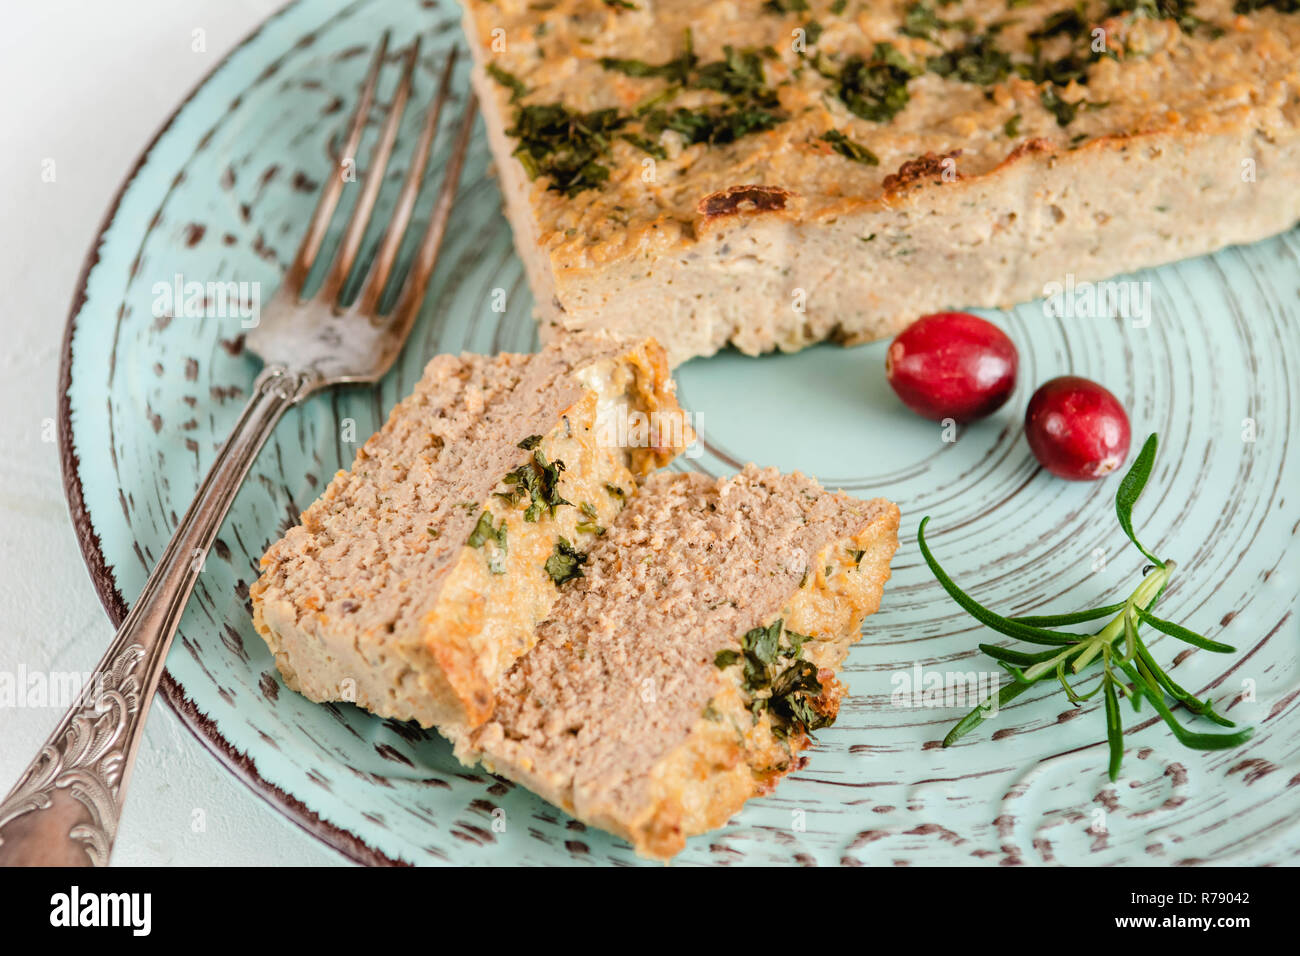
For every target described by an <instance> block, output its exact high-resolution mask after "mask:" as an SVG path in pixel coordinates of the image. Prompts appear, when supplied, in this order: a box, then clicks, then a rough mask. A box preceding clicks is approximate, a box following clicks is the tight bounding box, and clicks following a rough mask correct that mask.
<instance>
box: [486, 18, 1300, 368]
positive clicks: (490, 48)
mask: <svg viewBox="0 0 1300 956" xmlns="http://www.w3.org/2000/svg"><path fill="white" fill-rule="evenodd" d="M465 6H466V18H465V28H466V33H467V35H468V37H469V39H470V45H471V47H472V48H473V50H474V52H475V57H476V62H477V66H476V69H475V73H474V78H475V83H476V86H477V89H478V91H479V93H480V97H481V99H482V100H483V103H484V109H485V115H486V119H487V129H488V135H489V139H490V142H491V145H492V149H493V153H494V155H495V157H496V161H497V168H498V173H499V176H500V181H501V185H502V192H503V195H504V198H505V202H506V212H507V215H508V217H509V219H510V222H511V225H512V227H513V229H514V234H515V241H516V245H517V247H518V249H519V252H520V254H521V256H522V258H523V260H524V262H525V265H526V267H527V271H528V275H529V280H530V283H531V285H532V287H533V291H534V294H535V296H536V299H537V308H538V317H539V319H540V320H541V322H542V330H543V335H544V336H549V335H552V334H555V333H556V332H558V331H560V330H564V329H582V328H591V327H611V328H624V327H625V328H635V329H637V330H639V333H640V334H649V335H654V336H656V337H657V338H658V339H659V340H660V341H662V342H663V343H664V345H665V348H666V349H667V350H668V353H669V358H670V361H671V362H672V363H673V364H676V363H678V362H680V361H683V360H685V359H686V358H689V357H691V356H693V355H705V354H710V353H712V352H714V351H716V350H718V349H719V348H721V347H722V346H724V345H726V344H727V343H732V344H734V345H736V346H737V347H738V348H740V349H741V350H742V351H745V352H749V353H758V352H763V351H768V350H771V349H774V348H780V349H787V350H790V349H797V348H800V347H802V346H804V345H806V344H809V343H811V342H814V341H818V340H822V339H835V340H839V341H844V342H858V341H865V340H869V339H873V338H879V337H881V336H886V335H889V334H892V333H893V332H895V331H897V330H898V329H899V328H901V327H902V326H904V325H905V324H906V323H908V322H909V321H911V320H912V319H914V318H915V317H916V316H917V315H920V314H923V313H926V312H931V311H935V310H937V309H941V308H952V307H963V306H965V307H973V306H1007V305H1011V304H1014V303H1016V302H1020V301H1026V300H1029V299H1032V298H1035V297H1037V296H1039V295H1042V294H1044V286H1045V285H1047V284H1048V283H1051V282H1061V281H1064V279H1065V276H1066V275H1067V274H1071V275H1073V276H1074V278H1075V279H1076V280H1077V281H1091V280H1098V279H1102V278H1105V277H1107V276H1110V275H1114V274H1117V273H1121V272H1128V271H1132V270H1134V269H1136V268H1141V267H1147V266H1153V265H1158V264H1161V263H1164V262H1168V261H1172V260H1175V259H1179V258H1183V257H1186V256H1192V255H1198V254H1201V253H1205V252H1208V251H1212V250H1214V249H1217V248H1220V247H1222V246H1225V245H1229V244H1232V243H1243V242H1251V241H1254V240H1257V239H1260V238H1263V237H1265V236H1268V235H1271V234H1274V233H1277V232H1280V231H1282V230H1285V229H1287V228H1289V227H1291V226H1292V225H1294V224H1295V223H1296V222H1297V220H1300V122H1298V120H1300V92H1298V91H1300V10H1297V8H1296V7H1295V5H1294V4H1291V3H1287V2H1281V0H1195V2H1194V3H1193V2H1191V0H1170V2H1168V3H1163V2H1162V3H1160V4H1147V3H1138V2H1136V0H1085V2H1084V3H1083V4H1082V6H1081V7H1076V5H1075V4H1074V3H1073V2H1072V0H1048V2H1034V0H1029V2H1020V3H1015V4H1010V5H1009V4H1008V3H1007V2H1006V0H954V2H947V3H925V2H917V0H887V2H878V0H877V2H868V0H844V2H838V0H807V2H806V3H798V4H794V3H771V2H765V0H720V2H715V3H707V4H702V3H698V2H696V0H653V2H646V3H636V4H632V5H626V4H612V3H606V2H604V0H555V2H553V3H547V4H536V3H532V2H531V0H492V2H488V0H466V4H465ZM1079 10H1081V11H1082V12H1081V13H1080V12H1079ZM783 11H787V12H783ZM688 38H689V47H688Z"/></svg>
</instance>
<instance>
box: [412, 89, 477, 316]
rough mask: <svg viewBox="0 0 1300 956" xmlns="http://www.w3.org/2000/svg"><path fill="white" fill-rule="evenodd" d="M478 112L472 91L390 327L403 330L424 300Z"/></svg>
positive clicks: (458, 185) (454, 198) (454, 199)
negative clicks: (431, 212)
mask: <svg viewBox="0 0 1300 956" xmlns="http://www.w3.org/2000/svg"><path fill="white" fill-rule="evenodd" d="M477 114H478V100H477V98H476V97H475V96H474V94H473V93H470V95H469V99H468V100H466V102H465V112H464V113H462V114H461V118H460V127H459V128H458V129H457V130H456V140H455V143H454V144H453V146H452V150H451V156H450V157H448V159H447V168H446V170H445V172H444V178H443V181H442V186H441V187H440V188H439V189H438V199H437V201H436V202H435V203H434V207H433V215H432V216H430V218H429V225H428V227H427V228H426V229H425V231H424V238H423V239H421V240H420V248H419V249H417V250H416V253H415V258H414V259H413V260H412V262H411V270H410V272H408V273H407V274H406V281H405V282H404V283H403V285H402V293H401V296H400V297H399V298H398V300H397V305H396V307H395V308H394V309H393V318H392V321H393V323H394V328H395V329H399V330H403V331H404V330H405V329H406V328H407V327H408V326H409V325H410V323H411V322H412V321H413V320H414V318H415V314H416V313H417V312H418V311H419V309H420V303H421V302H423V301H424V292H425V288H426V287H427V286H428V284H429V277H430V276H431V275H432V274H433V267H434V265H435V264H436V263H437V260H438V250H439V249H440V248H441V247H442V238H443V236H444V235H445V234H446V232H447V220H448V218H449V217H450V216H451V207H452V204H453V203H455V201H456V191H457V189H458V188H459V187H460V173H461V169H462V168H463V167H464V165H465V153H466V152H467V151H468V148H469V139H470V133H472V132H473V130H474V118H475V116H476V115H477Z"/></svg>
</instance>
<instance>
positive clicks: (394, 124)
mask: <svg viewBox="0 0 1300 956" xmlns="http://www.w3.org/2000/svg"><path fill="white" fill-rule="evenodd" d="M419 59H420V38H419V37H416V38H415V42H413V43H412V44H411V46H410V48H409V49H408V50H407V53H406V62H405V64H404V65H403V67H402V78H401V80H400V81H398V84H397V90H396V92H394V93H393V102H392V103H391V104H390V105H389V108H388V115H387V116H386V117H385V118H384V126H383V129H382V130H380V133H379V142H378V143H376V144H375V151H374V153H373V154H372V155H371V157H370V162H369V163H368V164H367V167H366V175H365V182H363V183H362V185H361V195H360V196H358V197H357V205H356V208H355V209H353V210H352V218H351V219H350V220H349V221H348V225H347V229H346V230H344V233H343V238H342V239H341V240H339V247H338V251H337V252H336V253H335V254H334V264H333V265H332V266H330V271H329V273H328V274H327V275H326V276H325V281H324V282H323V283H322V284H321V288H320V291H319V292H318V293H317V297H318V298H319V299H320V300H321V301H323V302H330V303H333V302H336V300H337V299H338V295H339V292H340V291H341V290H342V289H343V285H344V283H345V282H347V279H348V273H349V272H351V271H352V265H353V263H355V262H356V259H357V252H358V251H359V250H360V248H361V240H362V239H363V238H365V234H366V226H367V225H369V223H370V214H371V213H372V212H373V211H374V208H375V200H376V199H378V198H379V190H380V188H381V187H382V186H383V184H384V172H385V171H386V170H387V169H388V160H389V159H390V158H391V157H392V155H393V143H394V142H395V141H396V140H397V129H398V127H399V126H400V125H401V123H402V114H403V113H405V112H406V103H407V101H408V100H409V99H410V98H411V84H412V83H413V81H414V76H415V65H416V63H418V62H419Z"/></svg>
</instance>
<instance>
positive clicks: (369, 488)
mask: <svg viewBox="0 0 1300 956" xmlns="http://www.w3.org/2000/svg"><path fill="white" fill-rule="evenodd" d="M618 414H625V415H627V416H628V417H629V418H631V419H633V420H642V421H644V420H649V419H653V421H654V422H655V423H656V424H658V425H659V426H660V427H657V428H655V429H654V431H653V433H652V432H651V431H650V430H649V429H644V428H632V429H614V428H609V427H607V424H608V423H609V421H610V417H611V416H612V415H618ZM683 419H684V416H683V415H682V413H681V410H680V408H679V407H678V405H677V402H676V399H675V397H674V393H673V385H672V381H671V379H670V378H669V376H668V370H667V365H666V363H665V358H664V353H663V350H662V349H661V348H660V347H659V346H658V345H657V344H656V343H655V342H654V341H653V340H643V341H640V342H627V341H624V340H619V339H617V338H614V337H612V336H610V335H608V334H600V335H580V336H574V337H572V338H568V339H565V340H563V341H561V342H558V343H555V344H552V345H550V346H548V347H547V348H545V349H543V350H542V351H541V352H540V353H538V354H535V355H497V356H481V355H468V354H467V355H460V356H455V355H440V356H438V357H437V358H435V359H434V360H433V361H431V362H430V363H429V365H428V367H427V368H426V369H425V372H424V376H423V378H422V379H421V380H420V382H419V384H418V385H417V386H416V388H415V391H414V393H413V394H412V395H411V396H410V397H408V398H407V399H405V400H404V401H402V402H401V403H399V404H398V405H397V407H396V408H394V409H393V412H392V414H391V415H390V416H389V418H388V421H387V423H386V424H385V425H384V427H383V428H382V429H381V430H380V431H379V432H377V433H376V434H375V435H374V436H372V437H371V438H370V440H369V441H367V442H366V443H365V445H364V446H363V447H362V448H361V450H360V451H359V452H358V453H357V457H356V461H355V462H353V465H352V470H351V471H340V472H338V473H337V474H336V475H335V476H334V478H333V480H332V481H331V482H330V484H329V486H328V487H327V488H326V489H325V492H324V494H322V495H321V497H320V498H319V499H318V500H317V501H316V502H315V503H314V504H312V505H311V507H309V508H308V509H307V510H306V512H304V513H303V515H302V523H301V524H300V525H298V526H296V527H294V528H292V529H290V530H289V532H288V533H287V534H286V535H285V536H284V537H283V538H282V539H281V540H279V541H277V542H276V543H275V544H273V545H272V546H271V547H270V548H269V549H268V550H267V552H266V554H265V555H264V556H263V558H262V576H261V578H260V579H259V580H258V581H257V582H256V583H255V584H254V585H253V587H252V588H251V589H250V594H251V597H252V604H253V621H254V624H255V625H256V627H257V630H258V632H259V633H260V634H261V635H262V637H263V638H264V639H265V640H266V642H267V645H268V646H269V647H270V649H271V652H272V653H273V654H274V655H275V662H276V666H277V667H279V669H280V672H281V674H283V675H284V680H285V683H286V684H288V685H289V687H291V688H293V689H294V690H296V691H298V692H299V693H302V694H304V695H305V696H307V697H309V698H311V699H312V700H317V701H337V700H345V701H351V702H354V703H356V704H358V705H359V706H361V707H364V708H366V709H367V710H371V711H373V712H374V713H376V714H379V715H380V716H383V717H393V718H397V719H399V720H414V721H417V722H419V723H420V724H421V725H423V726H426V727H427V726H437V727H439V728H440V729H442V730H444V731H445V732H451V731H453V730H455V729H456V728H467V727H473V726H475V725H477V724H479V723H481V722H482V721H484V720H486V719H487V717H488V716H489V715H490V714H491V710H492V703H493V693H494V691H495V689H496V685H497V682H498V680H499V678H500V677H501V676H502V675H503V674H504V673H505V672H506V671H507V670H508V669H509V668H510V666H511V665H512V664H513V663H514V662H515V661H516V659H518V658H519V657H520V656H521V655H522V654H524V653H525V652H526V651H528V649H529V648H530V647H532V646H533V644H534V642H535V640H536V628H537V625H538V623H539V622H541V621H542V620H543V619H544V618H545V617H546V616H547V614H548V612H549V611H550V609H551V605H552V603H553V602H554V601H555V599H556V596H557V595H558V593H559V591H558V584H559V582H562V581H564V580H566V579H567V578H568V577H569V576H571V574H572V573H573V568H574V567H575V561H576V560H577V556H578V555H580V554H581V553H582V552H583V551H585V550H586V549H587V548H589V547H590V545H591V543H592V542H593V541H595V540H596V538H597V536H598V535H600V534H601V532H602V531H603V529H604V528H605V527H606V526H608V525H609V524H610V523H611V522H612V521H613V519H614V516H615V515H616V514H617V513H618V511H619V510H620V509H621V508H622V507H623V505H624V503H625V500H626V496H627V495H629V494H630V493H631V492H632V491H633V490H634V488H635V480H636V478H637V477H638V476H640V475H644V474H646V473H647V472H649V471H651V470H653V469H654V468H657V467H658V466H660V465H662V464H664V463H666V462H667V461H668V460H670V459H671V458H672V457H673V456H674V455H675V454H676V453H677V452H678V451H680V450H681V449H682V448H683V447H684V445H685V444H686V443H687V442H689V440H690V433H689V428H688V427H687V426H686V425H685V422H684V420H683ZM663 423H669V424H663ZM674 424H675V425H676V427H673V425H674ZM640 438H646V439H648V440H647V442H646V443H645V445H644V447H628V444H629V443H631V442H632V440H633V439H640ZM620 440H621V441H623V442H624V443H623V444H620V443H619V441H620ZM650 440H653V441H657V442H661V444H652V443H650Z"/></svg>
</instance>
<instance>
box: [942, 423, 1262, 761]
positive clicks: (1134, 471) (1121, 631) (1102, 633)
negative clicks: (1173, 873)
mask: <svg viewBox="0 0 1300 956" xmlns="http://www.w3.org/2000/svg"><path fill="white" fill-rule="evenodd" d="M1156 446H1157V439H1156V436H1155V435H1154V434H1153V435H1151V436H1150V437H1149V438H1147V440H1146V443H1145V444H1144V445H1143V446H1142V450H1141V451H1140V452H1139V453H1138V456H1137V458H1135V459H1134V461H1133V465H1132V467H1130V468H1129V471H1128V474H1126V475H1125V476H1124V478H1123V480H1122V481H1120V483H1119V489H1118V490H1117V492H1116V494H1115V514H1116V516H1117V517H1118V518H1119V524H1120V527H1121V528H1122V529H1123V530H1124V533H1125V535H1127V536H1128V539H1129V540H1130V541H1131V542H1133V545H1134V546H1135V547H1136V548H1137V549H1138V550H1139V551H1140V552H1142V554H1143V556H1144V557H1146V559H1147V560H1148V561H1150V562H1151V564H1150V565H1149V566H1148V568H1147V570H1146V572H1145V573H1144V575H1143V578H1142V581H1141V583H1139V584H1138V586H1137V588H1136V589H1135V590H1134V591H1133V593H1132V594H1131V595H1129V597H1128V598H1127V600H1124V601H1119V602H1116V603H1114V604H1107V605H1105V606H1104V607H1097V608H1092V609H1091V610H1086V611H1076V612H1073V613H1069V614H1039V615H1025V616H1020V617H1004V616H1002V615H1001V614H998V613H997V612H995V611H991V610H989V609H988V608H986V607H985V606H984V605H982V604H980V603H979V602H978V601H976V600H975V599H974V598H972V597H971V596H970V595H968V594H966V592H964V591H963V590H962V589H961V588H959V587H958V586H957V584H956V583H955V582H954V581H953V580H952V578H950V577H949V576H948V574H947V573H946V572H945V571H944V570H943V568H942V567H940V566H939V562H938V561H936V560H935V558H934V555H933V554H931V552H930V548H929V546H928V545H927V544H926V541H925V527H926V525H927V524H928V523H929V521H930V518H929V516H926V517H925V518H923V519H922V520H921V526H920V527H919V528H918V529H917V532H916V542H917V544H918V545H919V546H920V549H921V555H922V557H924V558H925V563H926V564H927V565H929V567H930V570H931V571H932V572H933V573H934V576H935V577H936V578H937V579H938V581H939V583H940V584H941V585H942V586H943V589H944V590H945V591H947V592H948V594H949V595H951V596H952V598H953V600H954V601H956V602H957V603H958V604H959V605H961V607H962V608H963V609H964V610H965V611H966V612H967V613H969V614H970V615H971V616H972V617H974V618H975V619H976V620H978V621H979V622H980V623H981V624H984V625H985V626H986V627H989V628H991V629H993V630H995V631H997V632H998V633H1000V634H1005V635H1007V636H1008V637H1014V638H1016V639H1018V640H1021V641H1024V642H1026V643H1028V644H1037V645H1040V646H1041V645H1047V646H1048V649H1047V650H1043V651H1037V652H1032V653H1031V652H1027V651H1021V650H1016V649H1014V648H1007V647H999V646H997V645H994V644H981V645H979V647H980V650H981V651H983V652H984V653H985V654H987V655H988V656H989V657H991V658H993V660H995V661H997V663H998V665H999V666H1001V667H1002V668H1003V669H1004V670H1006V671H1007V673H1009V674H1010V675H1011V677H1012V682H1011V683H1010V684H1008V685H1006V686H1004V687H1002V688H1001V689H1000V690H999V691H998V693H997V695H996V696H997V708H998V709H1000V708H1002V707H1003V706H1005V705H1006V704H1009V703H1010V702H1011V701H1013V700H1015V699H1016V698H1017V697H1019V696H1020V695H1021V694H1023V693H1024V692H1025V691H1026V690H1028V689H1029V688H1030V687H1032V686H1033V685H1034V684H1036V683H1038V682H1039V681H1041V680H1043V679H1044V678H1055V679H1056V680H1057V681H1058V682H1059V683H1060V685H1061V687H1062V688H1063V689H1064V690H1065V694H1066V696H1067V697H1068V698H1069V700H1070V702H1071V703H1072V704H1074V706H1076V707H1079V706H1081V705H1082V704H1083V703H1084V702H1085V701H1087V700H1090V699H1091V698H1093V697H1094V696H1096V694H1097V693H1098V692H1099V691H1100V692H1101V693H1102V695H1103V701H1104V704H1105V708H1104V710H1105V715H1106V738H1107V741H1108V743H1109V751H1110V761H1109V769H1110V779H1111V780H1115V779H1117V778H1118V777H1119V771H1120V763H1121V761H1122V759H1123V756H1124V725H1123V721H1122V719H1121V711H1120V699H1121V697H1126V698H1128V699H1129V700H1130V701H1131V703H1132V705H1133V709H1134V711H1139V710H1140V709H1141V704H1142V700H1143V698H1145V699H1147V700H1149V701H1150V702H1151V706H1152V707H1153V708H1154V709H1155V711H1156V713H1157V714H1158V715H1159V716H1160V718H1161V719H1162V720H1163V721H1164V722H1165V723H1166V724H1168V725H1169V728H1170V729H1171V730H1172V731H1173V733H1174V736H1175V737H1176V738H1177V739H1178V741H1179V742H1180V743H1182V744H1183V745H1184V746H1187V747H1191V748H1194V749H1197V750H1227V749H1231V748H1233V747H1237V746H1240V745H1241V744H1243V743H1245V742H1246V741H1247V740H1249V739H1250V738H1251V736H1252V735H1253V734H1254V729H1253V728H1250V727H1247V728H1245V729H1243V730H1238V731H1235V732H1233V733H1197V732H1195V731H1190V730H1187V729H1186V728H1185V727H1183V726H1182V725H1181V724H1180V723H1179V722H1178V719H1177V718H1176V717H1175V716H1174V714H1173V712H1172V710H1171V709H1170V707H1169V705H1168V704H1167V703H1166V698H1171V699H1172V700H1173V701H1174V703H1175V706H1176V705H1177V704H1182V705H1183V706H1184V707H1185V708H1187V709H1188V710H1189V711H1191V712H1192V713H1193V714H1195V715H1197V716H1200V717H1204V718H1206V719H1207V720H1209V721H1212V722H1213V723H1216V724H1218V725H1219V726H1221V727H1235V726H1236V724H1234V723H1233V722H1232V721H1230V720H1228V719H1227V718H1226V717H1224V716H1223V715H1222V714H1219V713H1217V712H1216V711H1215V710H1214V705H1213V704H1212V703H1211V702H1210V700H1208V699H1206V700H1200V699H1198V698H1197V697H1195V696H1194V695H1193V694H1191V693H1189V692H1188V691H1186V690H1184V689H1183V688H1182V687H1180V686H1178V684H1177V683H1175V682H1174V680H1173V679H1172V678H1171V677H1170V676H1169V675H1168V674H1166V673H1165V672H1164V670H1163V669H1162V668H1161V667H1160V665H1159V664H1157V663H1156V661H1155V659H1154V658H1153V657H1152V656H1151V652H1150V650H1149V649H1148V648H1147V646H1146V643H1145V642H1144V641H1143V640H1142V635H1141V626H1142V625H1143V624H1145V625H1147V626H1148V627H1151V628H1153V629H1154V630H1157V631H1159V632H1161V633H1163V634H1167V635H1169V636H1170V637H1172V638H1175V639H1176V640H1179V641H1183V642H1184V643H1187V644H1191V645H1192V646H1193V647H1199V648H1201V649H1202V650H1207V651H1214V652H1216V653H1220V654H1223V653H1233V652H1234V651H1235V648H1233V647H1231V646H1229V645H1227V644H1223V643H1220V642H1219V641H1212V640H1210V639H1209V638H1206V637H1203V636H1202V635H1200V634H1197V633H1196V632H1195V631H1192V630H1189V629H1188V628H1186V627H1183V626H1182V625H1181V624H1175V623H1173V622H1172V621H1166V620H1163V619H1161V618H1158V617H1156V616H1155V615H1154V614H1152V613H1151V608H1152V607H1154V606H1155V604H1156V602H1157V601H1158V600H1159V599H1160V596H1161V595H1162V594H1163V593H1164V591H1165V588H1166V587H1167V586H1168V584H1169V578H1170V576H1171V575H1172V574H1173V572H1174V568H1175V567H1176V565H1175V564H1174V562H1173V561H1171V560H1168V559H1163V560H1162V559H1160V558H1157V557H1156V556H1155V555H1154V554H1153V553H1152V552H1150V551H1148V550H1147V548H1146V547H1144V546H1143V544H1142V542H1141V541H1139V540H1138V538H1137V535H1136V533H1135V532H1134V531H1133V506H1134V504H1136V502H1137V500H1138V497H1139V496H1140V495H1141V494H1142V489H1143V488H1145V487H1146V484H1147V479H1148V478H1150V477H1151V469H1152V466H1153V465H1154V463H1155V457H1156ZM1107 617H1109V618H1110V621H1108V622H1107V623H1106V625H1105V626H1104V627H1102V628H1101V629H1100V630H1098V631H1096V632H1095V633H1092V634H1075V633H1072V632H1069V631H1058V630H1055V628H1057V627H1062V626H1066V625H1070V624H1083V623H1085V622H1088V621H1096V620H1101V619H1102V618H1107ZM1094 664H1100V665H1101V675H1100V676H1101V681H1100V683H1099V684H1098V685H1097V686H1096V687H1094V688H1093V689H1092V690H1091V691H1089V692H1088V693H1086V694H1080V693H1079V692H1078V691H1077V690H1076V689H1075V688H1074V687H1073V686H1072V685H1071V683H1070V680H1069V677H1068V676H1067V674H1069V675H1077V674H1078V673H1079V672H1080V671H1083V670H1084V669H1085V668H1088V667H1091V666H1092V665H1094ZM1125 679H1126V680H1125ZM993 703H994V701H993V697H992V696H990V697H989V698H988V699H987V700H985V701H984V702H983V703H981V704H980V705H979V706H978V707H976V708H975V709H974V710H972V711H971V712H970V713H969V714H967V715H966V716H965V717H963V718H962V719H961V720H960V721H958V722H957V724H956V726H954V727H953V728H952V730H950V731H949V732H948V736H947V737H945V738H944V740H943V745H944V746H945V747H948V746H951V745H952V744H954V743H956V742H957V741H958V740H959V739H961V738H962V737H963V736H965V735H966V734H968V733H970V731H972V730H974V729H975V728H976V727H978V726H979V725H980V724H982V723H983V722H984V721H985V719H987V717H988V716H989V715H990V714H991V713H994V712H995V710H994V707H993Z"/></svg>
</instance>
